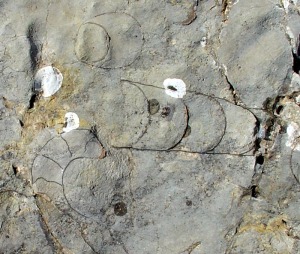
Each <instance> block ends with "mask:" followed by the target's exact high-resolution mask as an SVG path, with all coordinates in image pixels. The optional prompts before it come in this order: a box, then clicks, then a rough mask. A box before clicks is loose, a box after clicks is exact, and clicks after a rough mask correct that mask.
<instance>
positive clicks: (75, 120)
mask: <svg viewBox="0 0 300 254" xmlns="http://www.w3.org/2000/svg"><path fill="white" fill-rule="evenodd" d="M78 127H79V117H78V115H77V114H76V113H73V112H68V113H66V114H65V127H64V128H63V131H64V132H69V131H71V130H75V129H77V128H78Z"/></svg>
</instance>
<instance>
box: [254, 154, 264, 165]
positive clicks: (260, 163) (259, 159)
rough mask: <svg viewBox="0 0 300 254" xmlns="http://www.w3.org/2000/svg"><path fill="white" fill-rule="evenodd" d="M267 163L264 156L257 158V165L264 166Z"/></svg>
mask: <svg viewBox="0 0 300 254" xmlns="http://www.w3.org/2000/svg"><path fill="white" fill-rule="evenodd" d="M264 162H265V158H264V156H262V155H259V156H258V157H256V163H257V164H259V165H263V164H264Z"/></svg>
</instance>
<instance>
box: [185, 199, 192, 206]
mask: <svg viewBox="0 0 300 254" xmlns="http://www.w3.org/2000/svg"><path fill="white" fill-rule="evenodd" d="M185 204H186V205H187V206H192V205H193V202H192V201H191V200H187V201H186V202H185Z"/></svg>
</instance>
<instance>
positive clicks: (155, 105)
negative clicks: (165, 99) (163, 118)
mask: <svg viewBox="0 0 300 254" xmlns="http://www.w3.org/2000/svg"><path fill="white" fill-rule="evenodd" d="M159 108H160V106H159V102H158V100H156V99H151V100H149V113H150V115H154V114H156V113H157V112H158V111H159Z"/></svg>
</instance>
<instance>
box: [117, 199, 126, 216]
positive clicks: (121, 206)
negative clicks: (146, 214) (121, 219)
mask: <svg viewBox="0 0 300 254" xmlns="http://www.w3.org/2000/svg"><path fill="white" fill-rule="evenodd" d="M114 213H115V215H117V216H124V215H125V214H126V213H127V206H126V204H125V203H124V202H118V203H116V204H115V205H114Z"/></svg>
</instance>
